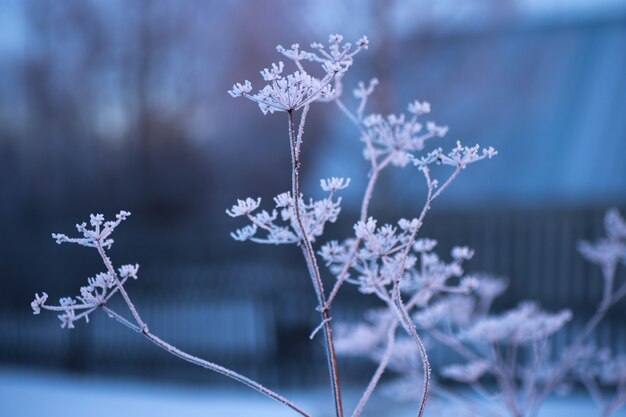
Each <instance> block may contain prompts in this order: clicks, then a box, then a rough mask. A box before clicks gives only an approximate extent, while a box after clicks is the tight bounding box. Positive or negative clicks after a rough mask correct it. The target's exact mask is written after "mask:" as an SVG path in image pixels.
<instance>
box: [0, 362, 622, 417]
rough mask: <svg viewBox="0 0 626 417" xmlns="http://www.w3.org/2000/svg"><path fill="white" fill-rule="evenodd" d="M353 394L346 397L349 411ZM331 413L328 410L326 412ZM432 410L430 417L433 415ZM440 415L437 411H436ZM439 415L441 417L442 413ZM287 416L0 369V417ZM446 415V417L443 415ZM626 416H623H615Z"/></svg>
mask: <svg viewBox="0 0 626 417" xmlns="http://www.w3.org/2000/svg"><path fill="white" fill-rule="evenodd" d="M281 393H283V394H285V395H286V396H287V397H289V398H291V399H293V400H294V402H296V403H297V404H298V405H300V406H301V407H303V408H304V409H306V410H308V411H310V412H311V413H312V414H313V415H314V416H316V417H318V416H319V417H326V416H328V417H330V416H331V414H330V413H329V408H328V407H329V406H330V404H331V403H330V398H329V397H328V396H327V393H326V392H325V391H322V390H309V391H299V392H292V393H289V392H281ZM356 401H357V393H356V392H353V391H348V392H347V395H346V408H347V409H349V410H352V408H353V406H354V404H355V402H356ZM330 411H332V410H330ZM436 411H437V410H436V409H433V410H432V412H430V413H429V414H430V415H434V414H436V415H439V413H437V412H436ZM439 411H441V410H439ZM415 414H416V407H415V404H404V405H391V403H390V402H389V401H388V400H386V399H385V398H382V397H381V398H375V399H374V401H373V402H372V403H371V404H370V405H369V406H368V412H367V413H364V416H379V417H380V416H384V417H403V416H407V417H408V416H415ZM442 414H446V413H445V412H444V413H442ZM294 415H297V414H295V413H293V412H292V411H291V410H289V409H287V408H285V407H283V406H281V405H280V404H277V403H274V402H273V401H272V400H269V399H266V398H265V397H263V396H261V395H260V394H257V393H255V392H253V391H243V390H242V391H240V390H224V389H221V390H220V389H215V388H211V387H185V386H178V385H166V384H155V383H149V382H140V381H129V380H121V379H112V378H111V379H104V378H86V377H79V376H72V375H65V374H56V373H46V372H41V371H31V370H23V369H18V368H0V417H37V416H45V417H73V416H89V417H105V416H106V417H110V416H120V417H125V416H133V417H143V416H149V417H161V416H162V417H188V416H189V417H191V416H203V417H206V416H208V417H222V416H223V417H282V416H285V417H289V416H294ZM448 415H449V414H448ZM597 415H598V412H597V409H596V408H595V407H594V405H593V403H592V402H590V401H589V400H588V399H587V398H585V397H582V396H580V397H573V398H572V397H569V398H567V399H558V400H551V401H550V402H549V403H548V404H546V407H545V408H544V412H543V413H542V414H541V416H542V417H594V416H597ZM617 416H626V413H621V414H619V413H618V414H616V417H617Z"/></svg>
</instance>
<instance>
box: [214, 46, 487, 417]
mask: <svg viewBox="0 0 626 417" xmlns="http://www.w3.org/2000/svg"><path fill="white" fill-rule="evenodd" d="M329 44H330V45H329V47H328V48H325V47H324V46H323V45H321V44H318V43H315V44H312V45H311V47H312V49H313V51H312V52H309V51H304V50H302V49H301V48H300V46H299V45H297V44H294V45H292V46H291V48H290V49H286V48H284V47H281V46H279V47H278V48H277V49H278V52H280V53H281V54H283V55H284V56H285V57H286V58H288V59H290V60H292V61H293V63H294V66H295V69H296V70H295V72H294V73H292V74H290V75H287V76H286V77H285V76H283V75H282V73H283V71H284V70H285V66H284V64H283V63H282V62H279V63H278V64H272V69H265V70H263V71H261V75H262V77H263V79H264V80H265V81H267V82H268V84H267V85H266V86H265V87H264V88H263V89H262V90H260V91H259V92H258V93H257V94H254V95H253V94H251V92H252V85H251V83H250V82H249V81H245V82H244V83H243V84H241V83H237V84H235V85H234V86H233V88H232V90H230V91H229V93H230V95H231V96H233V97H240V96H243V97H246V98H248V99H250V100H252V101H254V102H256V103H258V105H259V107H260V108H261V111H262V112H263V113H264V114H267V113H268V112H270V113H274V112H285V113H287V119H288V137H289V145H290V150H291V162H292V165H291V177H292V187H291V190H290V191H288V192H284V193H282V194H279V195H278V196H277V197H276V198H275V199H274V203H275V208H273V209H272V210H271V212H270V211H267V210H264V211H260V212H254V211H255V210H256V209H257V208H258V207H259V205H260V200H259V199H257V200H254V199H251V198H248V199H246V200H245V201H244V200H239V201H238V202H237V204H235V205H234V206H233V207H232V208H231V209H230V210H227V211H226V212H227V214H228V215H230V216H232V217H239V216H242V217H244V216H245V217H246V218H247V220H248V221H249V222H250V223H249V224H248V225H246V226H244V227H243V228H242V229H239V230H237V231H235V232H234V233H233V234H232V237H233V238H234V239H236V240H242V241H244V240H250V241H253V242H257V243H273V244H295V245H297V246H299V247H300V249H301V250H302V252H303V255H304V259H305V262H306V265H307V267H308V271H309V275H310V278H311V281H312V284H313V288H314V290H315V293H316V295H317V301H318V307H317V309H318V310H319V312H320V314H321V323H320V326H319V327H318V329H322V330H323V333H324V340H325V346H326V356H327V362H328V368H329V374H330V385H331V389H332V392H333V397H334V401H335V412H336V415H337V416H339V417H341V416H343V415H344V411H343V405H342V397H341V389H340V380H339V369H338V366H337V359H336V349H337V348H339V349H341V350H343V349H346V346H350V344H349V343H348V342H347V341H346V340H345V339H344V340H342V343H341V344H340V345H338V346H336V344H335V339H334V336H333V328H332V325H331V319H332V316H331V313H330V312H331V307H332V304H333V301H334V300H335V297H336V295H337V293H338V291H339V289H340V288H341V286H342V285H343V284H344V283H345V282H348V283H351V284H355V285H357V286H358V288H359V290H360V291H361V292H362V293H364V294H374V295H376V296H377V297H378V298H379V299H380V300H382V302H383V303H384V305H385V306H386V310H385V312H383V313H380V314H378V315H377V319H376V320H377V323H376V324H375V326H374V327H376V328H380V327H381V323H384V324H385V325H384V326H383V327H384V328H385V330H384V331H383V332H382V333H381V334H379V335H378V336H379V337H381V338H382V339H385V338H394V337H395V333H396V330H397V328H398V327H400V326H402V327H403V328H404V329H405V331H406V332H407V334H408V335H410V337H411V340H412V342H411V343H415V344H416V346H418V348H419V355H414V358H413V361H416V360H417V358H420V357H421V359H420V360H419V361H420V362H421V364H422V375H423V378H424V382H423V384H422V395H421V402H420V408H419V412H418V415H419V416H421V415H423V413H424V407H425V405H426V399H427V396H428V389H429V378H430V366H429V363H428V357H427V354H426V350H425V347H424V345H423V343H422V341H421V339H420V337H419V334H418V333H417V330H416V327H415V325H414V323H413V321H412V319H411V317H410V315H409V311H410V310H411V309H412V308H413V307H414V306H416V305H423V304H424V303H427V302H428V300H429V299H430V298H432V297H433V296H434V295H436V294H439V293H465V292H467V291H469V290H470V289H472V288H473V287H474V285H475V281H474V280H473V279H471V278H467V279H462V280H459V277H460V276H461V274H462V270H461V266H460V265H461V263H462V261H463V260H464V259H468V258H470V257H471V256H472V251H471V250H469V249H468V248H456V249H455V250H454V251H453V254H452V255H453V259H452V261H451V262H449V263H446V262H443V261H441V260H439V259H438V258H437V257H436V256H434V255H433V254H431V253H430V250H429V249H428V242H425V241H423V240H417V235H418V232H419V230H420V228H421V226H422V223H423V221H424V218H425V216H426V213H427V212H428V211H429V209H430V207H431V204H432V203H433V201H434V200H436V199H437V198H438V197H439V196H440V195H441V193H443V191H444V190H446V189H447V188H448V186H449V185H450V183H451V182H452V181H453V180H454V179H455V178H456V177H457V176H458V175H459V173H460V172H461V171H462V170H463V169H464V168H466V167H467V166H468V165H469V164H472V163H474V162H477V161H479V160H482V159H485V158H492V157H493V156H494V155H495V154H496V151H495V150H494V149H493V148H487V149H481V148H480V147H479V146H478V145H476V146H474V147H466V146H463V145H461V143H460V142H457V145H456V147H454V148H453V149H452V150H451V151H448V152H444V151H443V150H442V149H441V148H436V149H434V150H432V151H431V152H424V148H425V145H426V143H427V141H429V140H431V139H434V138H437V137H443V136H445V134H446V133H447V131H448V128H447V127H441V126H437V125H436V124H435V123H434V122H431V121H428V122H426V123H425V125H424V124H422V122H420V121H419V118H420V116H423V115H424V114H427V113H429V112H430V104H428V103H427V102H420V101H414V102H412V103H409V105H408V106H407V113H405V114H391V115H387V116H383V115H380V114H377V113H374V114H366V113H365V111H366V107H367V102H368V99H369V97H370V96H371V94H373V92H374V89H375V87H376V86H377V85H378V80H376V79H374V80H371V81H370V82H369V83H368V84H367V85H366V84H365V83H359V84H358V87H357V88H356V89H355V90H354V96H355V98H356V99H357V106H356V109H355V110H354V111H351V110H350V109H349V108H348V107H347V106H346V105H345V104H344V102H343V101H342V92H343V77H344V75H345V73H346V71H347V70H348V68H349V67H350V66H351V65H352V63H353V58H354V56H355V55H356V53H358V52H359V51H361V50H362V49H365V48H367V45H368V41H367V38H361V39H360V40H359V41H358V42H357V44H356V47H354V48H353V46H352V45H351V44H349V43H343V38H342V37H341V36H339V35H332V36H331V37H330V39H329ZM305 64H306V65H307V66H313V67H315V66H316V65H321V67H322V70H323V73H324V76H323V77H322V78H321V79H317V78H314V77H312V76H309V72H308V71H309V70H308V69H307V68H305ZM315 102H334V103H335V104H336V105H337V106H338V107H339V109H340V110H341V111H342V112H343V113H344V114H345V115H346V116H347V117H348V119H349V120H350V121H351V122H352V123H353V124H354V125H355V126H356V128H357V129H358V131H359V136H360V139H361V141H362V142H363V144H364V149H363V155H364V157H365V159H366V160H367V161H369V163H370V172H369V181H368V184H367V187H366V189H365V191H364V195H363V199H362V202H361V212H360V217H359V219H358V220H357V222H356V224H355V225H354V232H355V233H354V236H352V237H349V238H347V239H345V240H344V241H342V242H339V241H331V242H328V243H326V244H324V245H322V246H321V247H320V248H319V249H318V250H317V251H316V250H315V248H314V246H313V244H314V243H315V242H316V240H318V239H319V238H320V236H321V235H322V233H323V231H324V226H325V225H326V223H328V222H335V221H336V220H337V217H338V215H339V211H340V202H341V200H340V199H339V198H337V199H336V200H333V197H334V193H335V192H336V191H338V190H341V189H342V188H345V187H347V186H348V183H349V180H344V179H339V178H332V179H330V180H322V181H321V186H322V188H323V189H324V191H326V192H328V193H329V195H328V197H327V198H325V199H322V200H319V201H315V200H311V199H309V200H308V203H307V202H306V201H307V200H305V198H304V196H303V193H302V192H301V191H300V177H299V169H300V150H301V145H302V139H303V135H304V127H305V123H306V117H307V114H308V111H309V108H310V105H311V104H313V103H315ZM298 117H299V120H298V123H297V128H296V119H297V118H298ZM433 164H441V165H449V166H450V167H451V173H450V174H448V176H446V177H444V179H443V180H442V181H441V183H440V180H439V179H437V178H433V176H432V175H431V166H432V165H433ZM390 165H393V166H396V167H405V166H408V165H412V166H414V167H416V168H417V172H419V173H421V175H422V176H423V177H424V179H425V182H426V199H425V202H424V205H423V207H421V209H420V210H415V211H414V212H413V215H412V217H411V218H409V219H400V220H398V222H397V224H396V225H389V224H386V225H383V226H380V227H378V226H377V221H376V220H375V219H374V218H373V217H371V216H370V214H369V204H370V201H371V200H372V197H373V194H374V190H375V188H376V184H377V182H378V178H379V176H380V174H381V172H382V171H383V170H384V169H385V168H387V167H388V166H390ZM279 213H280V223H279V222H278V221H277V219H279ZM259 233H260V234H261V236H259V235H258V234H259ZM318 255H319V256H320V257H321V259H322V260H324V262H325V264H326V266H327V267H328V268H329V269H330V272H331V273H332V275H334V277H335V279H336V280H335V282H334V285H333V287H332V289H331V290H330V291H329V292H326V291H325V288H324V280H323V278H322V271H321V270H320V268H319V265H318ZM418 257H419V264H420V267H419V268H417V267H416V265H417V263H418ZM403 293H404V294H409V295H410V298H409V299H408V301H407V302H406V303H405V302H404V301H403V295H402V294H403ZM318 329H315V331H314V332H313V334H312V336H313V335H314V334H315V332H316V331H317V330H318ZM374 342H375V340H372V343H374ZM357 344H358V345H359V346H361V347H362V346H364V342H363V341H362V340H361V341H359V342H358V343H357ZM365 344H367V343H365ZM355 348H356V349H357V350H358V347H355ZM347 349H348V350H350V348H347ZM388 363H389V357H388V355H382V357H381V358H380V365H379V369H378V370H377V371H376V373H375V375H374V376H373V377H372V379H371V381H370V383H369V385H368V387H367V389H366V390H365V392H364V394H363V396H362V398H361V401H360V402H359V404H358V406H357V408H356V409H355V411H354V413H353V416H358V415H360V414H361V412H362V410H363V407H364V406H365V404H366V402H367V401H368V399H369V398H370V396H371V394H372V392H373V390H374V389H375V387H376V385H377V384H378V381H379V379H380V376H381V375H382V373H383V372H384V370H385V368H386V366H387V365H388ZM413 368H415V367H413Z"/></svg>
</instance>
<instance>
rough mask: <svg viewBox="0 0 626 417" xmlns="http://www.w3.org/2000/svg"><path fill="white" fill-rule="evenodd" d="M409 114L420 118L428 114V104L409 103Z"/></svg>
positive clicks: (425, 102)
mask: <svg viewBox="0 0 626 417" xmlns="http://www.w3.org/2000/svg"><path fill="white" fill-rule="evenodd" d="M408 111H409V113H412V114H414V115H416V116H421V115H422V114H426V113H430V103H429V102H427V101H422V102H421V103H420V102H419V101H417V100H415V101H413V102H411V103H409V105H408Z"/></svg>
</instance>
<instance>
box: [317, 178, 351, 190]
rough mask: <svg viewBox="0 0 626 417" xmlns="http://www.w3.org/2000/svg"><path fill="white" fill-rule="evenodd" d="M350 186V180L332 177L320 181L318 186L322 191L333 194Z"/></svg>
mask: <svg viewBox="0 0 626 417" xmlns="http://www.w3.org/2000/svg"><path fill="white" fill-rule="evenodd" d="M349 185H350V178H347V179H346V178H338V177H332V178H327V179H322V180H320V186H321V187H322V190H324V191H330V192H335V191H337V190H343V189H344V188H347V187H348V186H349Z"/></svg>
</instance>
